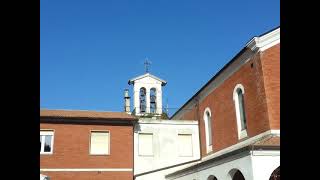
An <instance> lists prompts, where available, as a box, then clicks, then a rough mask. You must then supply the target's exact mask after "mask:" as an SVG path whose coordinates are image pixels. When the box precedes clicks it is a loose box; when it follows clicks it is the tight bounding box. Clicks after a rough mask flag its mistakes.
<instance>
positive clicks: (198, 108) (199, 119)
mask: <svg viewBox="0 0 320 180" xmlns="http://www.w3.org/2000/svg"><path fill="white" fill-rule="evenodd" d="M195 101H196V119H197V120H198V131H199V145H200V147H199V148H200V159H201V158H202V151H201V147H202V142H201V132H200V125H201V124H200V122H201V118H200V107H199V106H200V104H199V97H198V96H196V97H195Z"/></svg>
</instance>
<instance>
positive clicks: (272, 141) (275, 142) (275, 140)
mask: <svg viewBox="0 0 320 180" xmlns="http://www.w3.org/2000/svg"><path fill="white" fill-rule="evenodd" d="M252 145H253V146H269V147H271V146H275V147H276V146H280V136H274V135H273V136H266V137H264V138H262V139H260V140H258V141H257V142H255V143H253V144H252Z"/></svg>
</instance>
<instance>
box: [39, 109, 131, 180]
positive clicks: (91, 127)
mask: <svg viewBox="0 0 320 180" xmlns="http://www.w3.org/2000/svg"><path fill="white" fill-rule="evenodd" d="M136 120H137V119H136V118H135V117H133V116H131V115H128V114H127V113H124V112H95V111H73V110H72V111H69V110H41V111H40V174H43V175H46V176H49V177H50V178H51V179H59V180H63V179H104V180H108V179H109V180H116V179H118V180H120V179H121V180H132V179H133V124H134V122H135V121H136Z"/></svg>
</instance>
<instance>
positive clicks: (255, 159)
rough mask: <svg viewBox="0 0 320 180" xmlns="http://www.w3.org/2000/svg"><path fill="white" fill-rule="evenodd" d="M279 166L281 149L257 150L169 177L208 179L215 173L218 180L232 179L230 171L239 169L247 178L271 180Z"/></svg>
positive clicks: (184, 179)
mask: <svg viewBox="0 0 320 180" xmlns="http://www.w3.org/2000/svg"><path fill="white" fill-rule="evenodd" d="M237 156H238V157H237ZM279 166H280V151H279V150H268V151H266V150H264V151H259V150H255V151H251V152H250V153H249V152H248V153H246V154H245V155H234V156H233V157H228V158H225V159H223V160H221V161H219V162H212V163H210V164H207V165H202V166H198V168H197V169H196V168H194V169H193V170H191V171H189V172H182V173H180V174H179V175H175V176H172V177H169V178H167V179H170V180H171V179H177V180H207V178H208V177H209V176H210V175H213V176H215V177H216V178H217V179H218V180H232V176H230V172H231V171H232V170H233V169H238V170H240V171H241V173H242V174H243V176H244V178H245V179H246V180H269V178H270V175H271V174H272V172H273V171H274V170H275V169H276V168H277V167H279Z"/></svg>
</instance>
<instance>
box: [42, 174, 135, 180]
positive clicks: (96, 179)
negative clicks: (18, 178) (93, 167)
mask: <svg viewBox="0 0 320 180" xmlns="http://www.w3.org/2000/svg"><path fill="white" fill-rule="evenodd" d="M41 173H43V174H45V175H47V176H49V177H50V178H51V180H132V179H133V174H132V172H41Z"/></svg>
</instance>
